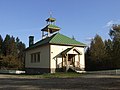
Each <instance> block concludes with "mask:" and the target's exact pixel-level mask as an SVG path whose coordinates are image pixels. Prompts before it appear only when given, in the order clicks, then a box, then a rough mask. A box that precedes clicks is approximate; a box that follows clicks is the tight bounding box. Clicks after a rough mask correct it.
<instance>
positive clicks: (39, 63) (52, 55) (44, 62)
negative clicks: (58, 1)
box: [25, 17, 86, 74]
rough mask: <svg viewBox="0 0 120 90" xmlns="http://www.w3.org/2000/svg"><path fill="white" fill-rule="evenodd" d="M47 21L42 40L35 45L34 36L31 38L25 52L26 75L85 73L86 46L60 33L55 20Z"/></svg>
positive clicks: (49, 19)
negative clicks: (61, 72)
mask: <svg viewBox="0 0 120 90" xmlns="http://www.w3.org/2000/svg"><path fill="white" fill-rule="evenodd" d="M46 21H47V25H46V27H45V28H43V29H42V30H41V31H42V40H40V41H38V42H36V43H34V36H29V47H28V48H26V50H25V53H26V55H25V69H26V73H28V74H39V73H40V74H41V73H55V72H58V71H68V70H69V69H72V70H74V71H84V69H85V55H84V53H85V52H84V51H85V50H84V49H85V47H86V45H85V44H83V43H81V42H78V41H76V40H74V39H71V38H69V37H67V36H65V35H63V34H61V33H59V30H60V28H59V27H58V26H56V25H55V23H54V22H55V21H56V19H55V18H52V17H50V18H48V19H47V20H46Z"/></svg>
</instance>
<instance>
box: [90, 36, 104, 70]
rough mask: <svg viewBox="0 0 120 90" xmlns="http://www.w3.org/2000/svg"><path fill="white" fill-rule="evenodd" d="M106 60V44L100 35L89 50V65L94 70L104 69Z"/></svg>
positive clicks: (92, 42)
mask: <svg viewBox="0 0 120 90" xmlns="http://www.w3.org/2000/svg"><path fill="white" fill-rule="evenodd" d="M104 58H105V44H104V42H103V41H102V38H101V37H100V36H99V35H96V36H95V38H94V39H93V40H92V41H91V45H90V48H89V61H90V62H89V63H90V64H91V65H90V66H91V67H90V68H91V69H92V70H98V69H102V66H103V64H104Z"/></svg>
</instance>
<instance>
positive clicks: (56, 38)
mask: <svg viewBox="0 0 120 90" xmlns="http://www.w3.org/2000/svg"><path fill="white" fill-rule="evenodd" d="M45 44H58V45H72V46H86V45H85V44H83V43H81V42H78V41H76V40H73V39H71V38H69V37H67V36H65V35H63V34H60V33H56V34H54V35H52V36H51V37H46V38H45V39H42V40H40V41H38V42H37V43H35V44H33V45H32V46H31V47H28V49H30V48H34V47H38V46H41V45H45Z"/></svg>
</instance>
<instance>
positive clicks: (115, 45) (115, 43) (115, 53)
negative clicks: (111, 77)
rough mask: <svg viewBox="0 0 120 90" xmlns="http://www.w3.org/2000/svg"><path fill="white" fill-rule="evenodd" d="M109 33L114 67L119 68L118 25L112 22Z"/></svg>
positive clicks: (119, 42)
mask: <svg viewBox="0 0 120 90" xmlns="http://www.w3.org/2000/svg"><path fill="white" fill-rule="evenodd" d="M109 35H110V37H111V39H112V43H113V52H112V59H113V61H114V62H113V64H114V68H120V25H116V24H114V25H113V26H112V28H111V30H110V33H109Z"/></svg>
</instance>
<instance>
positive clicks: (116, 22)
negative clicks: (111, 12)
mask: <svg viewBox="0 0 120 90" xmlns="http://www.w3.org/2000/svg"><path fill="white" fill-rule="evenodd" d="M113 24H120V20H116V21H115V20H110V21H109V22H107V23H106V25H105V27H107V28H110V27H111V26H112V25H113Z"/></svg>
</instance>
